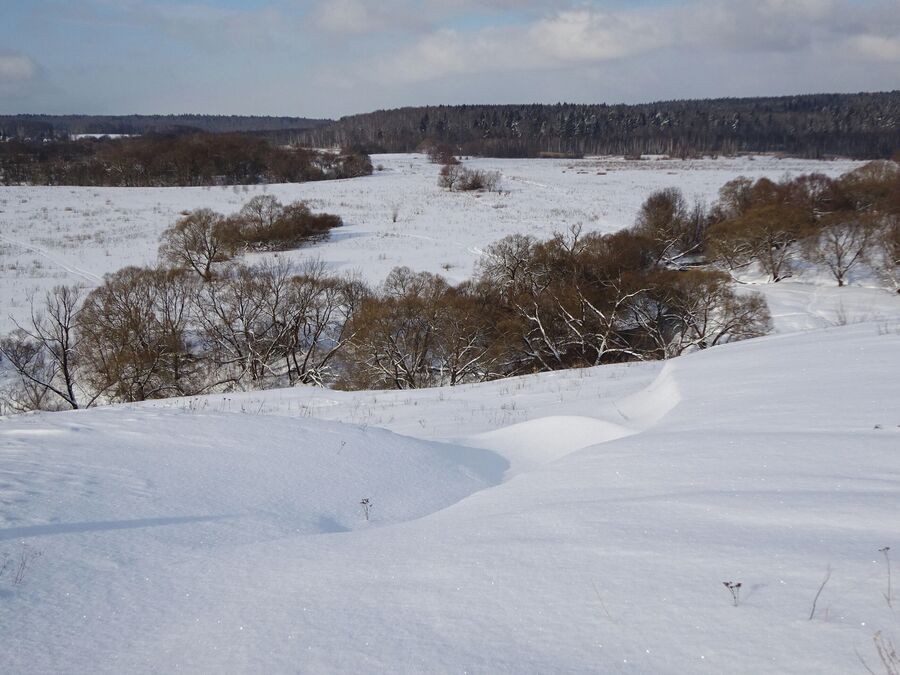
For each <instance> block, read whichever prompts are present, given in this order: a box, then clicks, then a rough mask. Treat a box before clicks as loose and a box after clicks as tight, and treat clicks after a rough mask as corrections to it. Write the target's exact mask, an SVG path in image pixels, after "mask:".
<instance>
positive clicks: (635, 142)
mask: <svg viewBox="0 0 900 675" xmlns="http://www.w3.org/2000/svg"><path fill="white" fill-rule="evenodd" d="M302 139H303V140H305V142H307V143H309V144H311V145H315V146H319V147H321V146H328V145H342V146H361V147H363V148H365V149H367V150H368V151H372V152H378V151H382V152H406V151H412V150H415V149H416V148H418V147H420V146H421V145H422V143H423V142H425V141H433V142H438V143H448V144H451V145H453V146H456V148H457V149H458V150H459V151H461V152H464V153H466V154H483V155H493V156H513V157H514V156H538V155H540V154H541V153H565V154H574V155H583V154H617V155H637V154H668V155H672V156H690V155H695V154H702V153H736V152H783V153H788V154H791V155H797V156H802V157H822V156H828V155H843V156H849V157H857V158H876V157H887V156H890V155H892V154H893V153H894V152H896V151H897V150H898V149H900V91H892V92H883V93H861V94H816V95H807V96H785V97H778V98H743V99H708V100H695V101H663V102H658V103H648V104H641V105H605V104H591V105H575V104H567V103H561V104H555V105H537V104H534V105H458V106H427V107H419V108H401V109H397V110H379V111H377V112H373V113H368V114H364V115H353V116H350V117H344V118H341V119H340V120H338V121H337V122H334V123H332V124H329V125H326V126H319V127H316V128H314V129H310V130H308V131H306V132H304V133H303V134H302Z"/></svg>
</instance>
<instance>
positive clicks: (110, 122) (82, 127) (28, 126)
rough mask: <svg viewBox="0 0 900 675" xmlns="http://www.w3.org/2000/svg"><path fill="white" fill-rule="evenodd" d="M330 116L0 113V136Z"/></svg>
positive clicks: (294, 124)
mask: <svg viewBox="0 0 900 675" xmlns="http://www.w3.org/2000/svg"><path fill="white" fill-rule="evenodd" d="M329 122H330V120H320V119H309V118H306V117H270V116H257V115H250V116H248V115H0V139H10V138H19V139H35V140H52V139H64V138H68V137H69V136H73V135H79V134H126V135H133V136H139V135H142V134H147V133H173V132H180V133H186V132H199V131H205V132H208V133H240V132H273V131H285V130H288V131H297V130H301V129H309V128H312V127H315V126H321V125H323V124H328V123H329Z"/></svg>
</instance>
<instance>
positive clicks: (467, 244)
mask: <svg viewBox="0 0 900 675" xmlns="http://www.w3.org/2000/svg"><path fill="white" fill-rule="evenodd" d="M372 160H373V163H374V164H375V165H376V166H377V165H381V166H382V167H383V170H382V171H376V172H375V174H374V175H373V176H370V177H365V178H361V179H360V178H357V179H351V180H342V181H326V182H318V183H305V184H299V185H297V184H292V185H269V186H248V187H246V188H242V187H240V188H234V187H214V188H84V187H3V188H0V298H5V301H4V302H3V303H2V306H0V332H5V331H6V330H8V329H9V327H10V322H9V319H8V315H12V316H13V317H14V318H15V319H17V320H22V319H23V318H25V317H27V315H28V312H29V307H30V298H31V297H32V296H33V295H34V294H35V293H37V294H38V296H40V293H41V292H42V289H46V288H49V287H52V286H54V285H56V284H60V283H82V284H84V285H86V286H88V287H91V286H94V285H96V284H97V283H98V282H99V280H100V278H101V277H102V276H103V275H104V274H106V273H108V272H114V271H116V270H117V269H119V268H121V267H124V266H126V265H146V264H152V263H153V262H155V260H156V254H157V248H158V246H159V236H160V234H161V233H162V231H163V230H164V229H165V228H167V227H169V226H170V225H172V224H173V223H174V222H175V221H176V220H177V219H178V218H179V217H180V216H179V214H180V212H182V211H185V210H188V209H194V208H201V207H208V208H212V209H214V210H217V211H221V212H223V213H231V212H234V211H237V210H238V209H239V208H240V207H241V206H242V205H243V204H245V203H246V202H247V201H249V200H250V199H251V198H252V197H253V196H255V195H258V194H263V193H266V194H272V195H275V196H276V197H278V199H280V200H281V201H282V202H285V203H287V202H289V201H294V200H298V199H303V200H307V201H308V202H309V203H310V204H311V205H312V207H313V208H314V209H316V210H320V211H327V212H329V213H336V214H338V215H340V216H341V217H342V218H343V219H344V221H345V223H346V225H345V227H343V228H341V229H339V230H335V231H334V232H333V233H332V236H331V239H330V240H329V241H327V242H324V243H322V244H319V245H317V246H313V247H309V248H304V249H302V250H300V251H297V252H293V253H290V254H284V255H290V256H292V257H294V258H305V257H318V258H321V259H322V260H324V261H325V262H327V263H328V264H329V266H330V267H331V268H332V269H333V270H334V271H336V272H343V273H355V274H359V275H360V276H361V277H362V278H364V279H366V280H368V281H371V282H375V283H377V282H379V281H381V280H382V279H384V277H385V276H386V275H387V273H388V272H389V271H390V270H391V269H392V268H393V267H395V266H397V265H408V266H409V267H411V268H413V269H415V270H426V271H430V272H435V273H439V274H442V275H443V276H445V277H446V278H447V279H448V280H450V281H452V282H458V281H462V280H463V279H466V278H468V277H469V276H470V275H471V274H472V269H473V265H474V263H475V261H476V260H477V259H478V257H479V255H480V254H481V251H482V250H483V248H484V247H485V246H487V245H489V244H491V243H492V242H494V241H496V240H497V239H500V238H501V237H503V236H506V235H507V234H512V233H530V234H533V235H535V236H537V237H540V238H546V237H549V236H551V235H552V234H553V232H554V231H565V230H566V229H567V228H568V227H569V226H571V225H576V224H581V225H582V226H583V227H584V229H585V230H586V231H592V230H600V231H604V232H614V231H616V230H619V229H621V228H623V227H627V226H630V225H631V224H633V222H634V218H635V214H636V213H637V211H638V208H639V207H640V205H641V203H642V202H643V201H644V200H645V199H646V198H647V196H648V195H649V194H650V192H652V191H653V190H655V189H658V188H662V187H669V186H677V187H679V188H681V190H682V191H683V192H684V194H685V196H686V197H687V198H688V199H693V198H695V197H697V198H700V199H704V200H706V201H707V202H712V201H713V200H714V199H715V198H716V195H717V193H718V190H719V188H720V187H721V186H722V185H723V184H725V183H726V182H727V181H729V180H731V179H732V178H735V177H737V176H739V175H744V176H748V177H751V178H759V177H762V176H767V177H770V178H772V179H779V178H781V177H784V176H795V175H797V174H801V173H809V172H813V171H818V172H821V173H826V174H828V175H830V176H837V175H840V174H842V173H845V172H846V171H849V170H851V169H853V168H854V167H856V166H858V165H859V163H858V162H851V161H830V162H815V161H804V160H795V159H776V158H774V157H768V156H759V157H752V158H751V157H742V158H731V159H729V158H722V159H716V160H692V161H681V160H652V159H651V160H644V161H625V160H622V159H620V158H619V159H616V158H606V159H585V160H579V161H571V160H550V159H547V160H497V159H479V160H472V161H469V162H466V164H467V165H468V166H472V167H475V168H481V169H486V170H499V171H500V172H501V173H502V175H503V180H502V187H503V192H502V194H483V195H482V194H466V193H453V194H451V193H448V192H447V191H446V190H442V189H440V188H438V186H437V174H438V168H439V167H437V166H436V165H434V164H430V163H429V162H428V161H427V160H426V159H425V158H424V157H423V156H421V155H381V156H378V155H376V156H374V157H373V158H372ZM395 210H396V213H397V220H396V222H394V212H395Z"/></svg>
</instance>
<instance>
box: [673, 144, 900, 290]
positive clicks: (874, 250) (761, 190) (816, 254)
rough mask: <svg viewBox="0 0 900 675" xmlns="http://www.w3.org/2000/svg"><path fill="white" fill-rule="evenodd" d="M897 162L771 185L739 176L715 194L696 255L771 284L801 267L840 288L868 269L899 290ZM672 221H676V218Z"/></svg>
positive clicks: (899, 180) (899, 189)
mask: <svg viewBox="0 0 900 675" xmlns="http://www.w3.org/2000/svg"><path fill="white" fill-rule="evenodd" d="M898 194H900V165H898V164H897V163H896V162H892V161H877V162H871V163H869V164H866V165H863V166H862V167H860V168H858V169H856V170H854V171H851V172H849V173H847V174H845V175H843V176H841V177H839V178H836V179H832V178H829V177H827V176H824V175H822V174H810V175H805V176H800V177H797V178H794V179H785V180H782V181H780V182H774V181H771V180H769V179H767V178H761V179H759V180H757V181H755V182H754V181H751V180H749V179H747V178H737V179H735V180H732V181H730V182H729V183H727V184H726V185H725V186H724V187H723V188H722V189H721V191H720V196H719V200H718V202H717V203H716V204H714V205H713V207H712V208H711V209H710V210H709V212H708V213H707V215H706V217H705V218H700V217H699V216H698V218H697V220H698V222H699V221H701V220H705V223H706V225H705V230H706V231H705V235H704V237H703V239H702V241H701V243H700V245H699V246H698V248H697V249H696V250H698V251H700V252H702V253H704V254H705V255H706V257H707V258H708V259H709V260H711V261H714V262H716V263H718V264H719V265H721V267H722V268H723V269H725V270H727V271H729V272H730V273H732V274H736V273H740V272H742V271H744V270H747V269H748V268H753V267H754V266H755V267H756V268H757V269H759V270H760V271H761V272H763V273H764V274H766V275H767V276H768V277H769V278H770V279H771V280H772V281H776V282H777V281H780V280H782V279H785V278H787V277H789V276H791V275H792V274H793V273H794V272H795V271H796V268H797V267H798V266H799V265H804V264H805V265H809V266H814V267H817V268H821V269H825V270H827V271H828V272H829V273H830V274H831V276H832V277H833V278H834V280H835V281H836V283H837V285H838V286H844V285H845V284H846V283H847V281H848V277H849V275H850V273H851V272H852V271H853V270H854V269H855V268H857V267H860V266H862V265H864V264H867V265H869V266H870V267H871V268H872V269H873V270H874V271H876V272H877V273H879V274H880V275H881V276H882V277H883V278H884V279H886V280H887V281H888V282H889V283H890V284H892V285H893V286H894V287H895V288H898V289H900V285H898V257H900V256H898V247H897V239H898V236H900V234H898V222H900V198H898V196H897V195H898ZM676 220H677V219H676Z"/></svg>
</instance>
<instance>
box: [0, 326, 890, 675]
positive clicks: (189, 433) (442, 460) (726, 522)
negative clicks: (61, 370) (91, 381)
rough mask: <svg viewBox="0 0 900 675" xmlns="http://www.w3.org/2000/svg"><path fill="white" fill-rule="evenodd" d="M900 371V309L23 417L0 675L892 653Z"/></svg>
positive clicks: (766, 665)
mask: <svg viewBox="0 0 900 675" xmlns="http://www.w3.org/2000/svg"><path fill="white" fill-rule="evenodd" d="M898 372H900V323H897V322H896V321H887V322H869V323H859V324H856V325H849V326H842V327H833V328H827V329H819V330H814V331H810V332H806V333H797V334H790V335H787V334H783V335H775V336H771V337H768V338H763V339H758V340H752V341H748V342H743V343H739V344H735V345H728V346H726V347H720V348H715V349H711V350H708V351H705V352H701V353H697V354H694V355H691V356H687V357H683V358H679V359H676V360H673V361H670V362H669V363H667V364H665V365H664V366H663V365H661V364H639V365H634V364H633V365H621V366H605V367H601V368H596V369H591V370H584V371H570V372H565V373H550V374H546V375H537V376H530V377H525V378H517V379H514V380H507V381H502V382H496V383H491V384H487V385H478V386H467V387H460V388H454V389H451V390H429V391H419V392H401V393H389V392H368V393H366V392H362V393H354V394H344V393H340V392H327V391H322V390H305V389H299V390H290V391H273V392H266V393H256V394H247V395H241V396H235V397H233V398H222V397H210V398H206V399H203V398H201V399H190V400H179V401H168V402H160V403H157V404H156V405H155V406H150V405H141V406H126V407H118V408H106V409H98V410H89V411H80V412H74V413H60V414H52V415H48V414H39V415H28V416H20V417H15V418H6V419H3V420H2V421H0V500H2V503H3V508H2V511H0V554H2V552H4V551H5V552H7V553H9V554H10V555H11V556H13V557H14V559H18V556H20V554H21V551H22V545H23V543H24V544H25V545H27V546H28V547H31V549H30V550H32V551H37V550H39V551H41V552H42V555H41V556H40V557H39V558H35V559H32V560H31V561H30V563H29V566H28V568H27V570H26V572H25V575H24V578H23V580H22V582H21V583H20V584H17V585H16V584H13V583H11V577H10V575H9V574H8V573H7V574H4V576H2V577H0V635H2V636H3V644H4V649H3V650H2V651H0V671H2V672H9V673H20V672H21V673H25V672H28V673H51V672H71V673H98V672H108V673H122V672H179V671H184V672H278V673H282V672H283V673H288V672H365V673H369V672H406V673H425V672H440V673H447V672H482V673H486V672H491V673H497V672H508V673H526V672H535V673H536V672H610V673H618V672H622V673H689V672H690V673H694V672H697V673H723V672H728V673H764V672H773V673H774V672H778V673H786V672H791V673H850V672H860V671H862V670H863V667H862V665H861V663H860V659H859V656H861V657H862V658H863V659H864V660H865V661H866V663H868V664H869V665H870V666H871V667H872V668H873V669H875V670H876V672H877V669H878V668H880V662H879V661H878V657H877V656H876V654H875V650H874V646H873V643H872V637H873V635H874V634H875V633H876V631H879V630H881V631H883V632H884V635H886V636H893V639H894V640H895V641H898V640H900V623H898V619H897V614H896V607H897V604H898V602H900V598H894V602H893V604H894V609H893V610H892V609H891V608H890V607H888V604H887V602H886V599H885V597H884V594H885V593H886V592H887V571H888V568H887V565H886V559H885V556H884V554H882V553H880V552H879V549H882V548H884V547H885V546H890V547H891V548H892V549H893V551H897V552H900V519H898V512H900V382H898V379H897V373H898ZM316 418H327V419H328V420H332V421H325V420H324V419H316ZM379 427H385V428H387V429H391V430H392V431H393V432H397V433H393V432H391V431H387V430H385V429H382V428H379ZM398 434H402V435H398ZM365 498H368V499H369V500H370V504H371V517H370V520H369V521H366V519H365V516H364V513H363V509H362V506H361V505H360V501H361V500H362V499H365ZM888 555H890V552H888ZM895 557H896V556H895ZM829 567H830V569H831V576H830V579H829V581H828V583H827V584H826V586H825V588H824V590H823V591H822V593H821V596H820V597H819V599H818V602H817V608H816V612H815V616H814V617H813V619H812V620H809V614H810V611H811V607H812V603H813V599H814V597H815V595H816V591H817V589H818V587H819V585H820V584H821V582H822V580H823V578H824V577H825V574H826V569H827V568H829ZM895 577H896V574H895ZM724 581H731V582H740V583H741V584H742V586H741V590H740V599H739V603H738V606H736V607H735V606H733V602H732V597H731V595H730V594H729V592H728V591H727V589H726V588H724V587H723V582H724ZM857 652H858V654H859V656H857Z"/></svg>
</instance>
